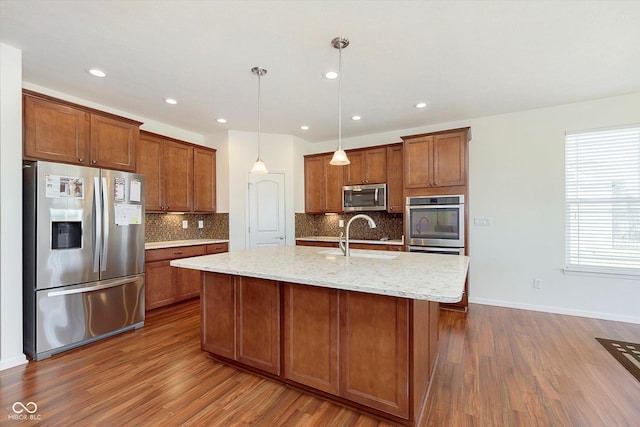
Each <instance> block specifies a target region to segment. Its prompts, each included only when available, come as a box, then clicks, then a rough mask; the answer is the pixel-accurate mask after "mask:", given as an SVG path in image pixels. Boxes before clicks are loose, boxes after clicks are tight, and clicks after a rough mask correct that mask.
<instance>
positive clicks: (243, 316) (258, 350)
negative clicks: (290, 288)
mask: <svg viewBox="0 0 640 427" xmlns="http://www.w3.org/2000/svg"><path fill="white" fill-rule="evenodd" d="M202 274H203V278H202V294H201V301H202V304H201V310H202V328H201V334H202V337H201V338H202V349H203V350H206V351H208V352H210V353H213V354H217V355H219V356H222V357H224V358H226V359H230V360H234V361H237V362H239V363H242V364H243V365H246V366H250V367H252V368H255V369H259V370H260V371H263V372H267V373H270V374H274V375H279V374H280V285H279V283H278V282H276V281H274V280H264V279H256V278H252V277H243V276H231V275H228V274H218V273H202Z"/></svg>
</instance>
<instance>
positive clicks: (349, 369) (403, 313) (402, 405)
mask: <svg viewBox="0 0 640 427" xmlns="http://www.w3.org/2000/svg"><path fill="white" fill-rule="evenodd" d="M408 316H409V309H408V300H406V299H402V298H395V297H388V296H383V295H373V294H365V293H359V292H342V291H341V292H340V396H342V397H344V398H346V399H349V400H352V401H354V402H358V403H362V404H364V405H367V406H369V407H372V408H376V409H379V410H381V411H385V412H387V413H390V414H393V415H397V416H400V417H404V418H407V417H408V414H409V404H408V399H409V396H408V386H409V383H408V381H409V378H408V365H409V360H408V346H409V341H408V328H409V317H408Z"/></svg>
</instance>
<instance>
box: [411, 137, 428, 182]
mask: <svg viewBox="0 0 640 427" xmlns="http://www.w3.org/2000/svg"><path fill="white" fill-rule="evenodd" d="M432 141H433V137H425V138H419V139H415V140H407V141H405V142H404V186H405V188H421V187H430V186H431V180H432V178H431V164H432V163H433V159H432V153H431V143H432Z"/></svg>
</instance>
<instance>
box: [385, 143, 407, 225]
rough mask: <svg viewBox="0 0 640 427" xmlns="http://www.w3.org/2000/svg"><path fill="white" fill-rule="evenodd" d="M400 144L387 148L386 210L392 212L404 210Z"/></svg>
mask: <svg viewBox="0 0 640 427" xmlns="http://www.w3.org/2000/svg"><path fill="white" fill-rule="evenodd" d="M402 165H403V151H402V145H401V144H400V145H398V146H393V147H388V148H387V211H388V212H393V213H402V212H404V198H403V195H402V189H403V185H402V179H403V174H402Z"/></svg>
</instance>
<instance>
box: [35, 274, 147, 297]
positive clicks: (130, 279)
mask: <svg viewBox="0 0 640 427" xmlns="http://www.w3.org/2000/svg"><path fill="white" fill-rule="evenodd" d="M135 281H136V278H135V277H126V278H124V279H118V280H113V281H109V283H103V284H100V285H94V286H88V287H85V288H76V289H67V290H60V291H51V292H47V297H59V296H62V295H72V294H82V293H85V292H92V291H97V290H102V289H109V288H115V287H116V286H121V285H124V284H126V283H131V282H135Z"/></svg>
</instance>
